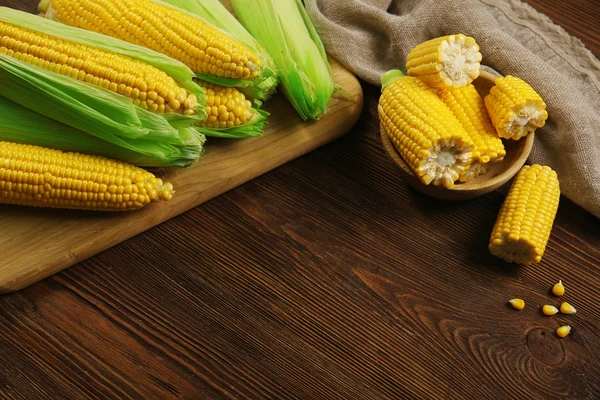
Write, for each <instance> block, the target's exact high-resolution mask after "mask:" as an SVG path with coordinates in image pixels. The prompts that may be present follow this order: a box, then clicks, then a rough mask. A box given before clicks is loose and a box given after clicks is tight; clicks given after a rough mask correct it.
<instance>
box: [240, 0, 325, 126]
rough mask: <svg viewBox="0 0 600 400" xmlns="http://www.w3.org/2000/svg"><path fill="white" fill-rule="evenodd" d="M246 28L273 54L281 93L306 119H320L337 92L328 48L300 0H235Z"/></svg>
mask: <svg viewBox="0 0 600 400" xmlns="http://www.w3.org/2000/svg"><path fill="white" fill-rule="evenodd" d="M231 4H232V6H233V9H234V10H235V13H236V15H237V17H238V18H239V19H240V21H241V22H242V24H243V25H244V27H246V29H248V31H250V33H252V35H254V37H255V38H256V39H257V40H258V41H259V42H260V44H261V45H262V46H263V47H264V48H265V49H266V50H267V51H268V52H269V53H270V54H271V56H272V57H273V61H274V62H275V65H276V66H277V69H278V71H279V79H280V81H281V86H280V87H281V90H282V92H283V94H284V95H285V96H286V97H287V99H288V100H289V101H290V103H291V104H292V105H293V106H294V108H295V109H296V111H297V112H298V114H299V115H300V117H302V119H304V120H308V119H318V118H319V117H320V116H321V115H323V114H325V113H326V112H327V106H328V104H329V102H330V100H331V98H332V97H333V93H334V91H335V90H336V85H335V82H334V80H333V76H332V75H331V69H330V67H329V61H328V60H327V54H326V52H325V47H324V46H323V43H322V42H321V39H320V37H319V35H318V34H317V32H316V30H315V27H314V26H313V24H312V22H311V20H310V18H309V17H308V15H307V13H306V10H305V9H304V5H303V4H302V1H301V0H262V1H256V0H232V1H231Z"/></svg>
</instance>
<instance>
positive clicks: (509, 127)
mask: <svg viewBox="0 0 600 400" xmlns="http://www.w3.org/2000/svg"><path fill="white" fill-rule="evenodd" d="M484 102H485V106H486V108H487V110H488V113H489V115H490V119H491V120H492V123H493V124H494V127H495V128H496V130H497V131H498V136H500V137H501V138H504V139H514V140H519V139H521V138H522V137H525V136H527V135H528V134H530V133H531V132H533V131H535V130H536V129H537V128H541V127H542V126H544V124H545V123H546V119H547V118H548V112H547V111H546V103H544V100H542V98H541V97H540V95H539V94H537V92H536V91H535V90H534V89H533V88H532V87H531V86H529V84H527V83H526V82H525V81H524V80H522V79H520V78H517V77H514V76H511V75H507V76H505V77H504V78H497V79H496V81H495V86H494V87H492V89H491V90H490V93H489V94H488V95H487V96H485V99H484Z"/></svg>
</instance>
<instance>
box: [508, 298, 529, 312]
mask: <svg viewBox="0 0 600 400" xmlns="http://www.w3.org/2000/svg"><path fill="white" fill-rule="evenodd" d="M508 302H509V303H510V305H511V306H513V308H516V309H517V310H522V309H524V308H525V301H524V300H523V299H511V300H509V301H508Z"/></svg>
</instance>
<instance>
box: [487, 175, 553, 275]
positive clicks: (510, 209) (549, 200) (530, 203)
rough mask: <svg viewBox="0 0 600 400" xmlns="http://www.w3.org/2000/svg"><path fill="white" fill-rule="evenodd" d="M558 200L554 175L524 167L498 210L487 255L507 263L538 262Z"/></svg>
mask: <svg viewBox="0 0 600 400" xmlns="http://www.w3.org/2000/svg"><path fill="white" fill-rule="evenodd" d="M559 200H560V187H559V182H558V177H557V175H556V172H554V171H553V170H552V169H551V168H550V167H547V166H541V165H537V164H535V165H532V166H529V165H526V166H524V167H523V168H522V169H521V171H519V173H518V174H517V176H516V178H515V180H514V182H513V184H512V186H511V188H510V192H509V193H508V196H507V197H506V199H505V200H504V204H503V205H502V208H501V209H500V213H499V215H498V219H497V221H496V224H495V225H494V229H493V231H492V235H491V237H490V244H489V248H490V252H491V253H492V254H493V255H494V256H496V257H500V258H502V259H504V260H505V261H506V262H514V263H518V264H530V263H537V262H540V261H541V259H542V256H543V255H544V251H545V249H546V245H547V243H548V239H549V238H550V232H551V231H552V224H553V222H554V218H555V216H556V212H557V210H558V202H559Z"/></svg>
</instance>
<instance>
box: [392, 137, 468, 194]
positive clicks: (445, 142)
mask: <svg viewBox="0 0 600 400" xmlns="http://www.w3.org/2000/svg"><path fill="white" fill-rule="evenodd" d="M394 143H395V142H394ZM472 149H473V147H472V146H471V145H470V144H469V143H467V142H465V141H464V140H463V138H461V137H450V138H448V139H442V140H439V141H437V142H436V143H435V144H434V145H433V146H432V147H430V148H429V150H425V151H424V157H423V158H422V159H421V160H420V162H419V165H418V167H417V168H416V169H415V173H416V174H417V176H418V177H419V179H420V180H421V181H422V182H423V183H424V184H426V185H429V184H433V185H434V186H444V187H445V188H450V187H452V186H454V182H456V181H457V180H458V179H459V177H460V175H461V174H462V173H463V172H464V171H465V170H467V169H468V168H469V165H470V163H471V158H472V155H471V154H472V153H471V151H472Z"/></svg>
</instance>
